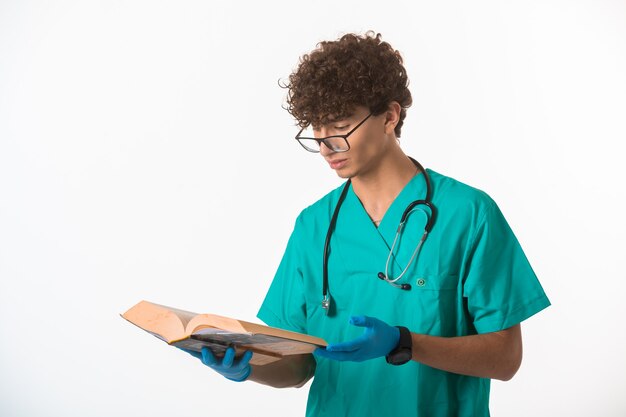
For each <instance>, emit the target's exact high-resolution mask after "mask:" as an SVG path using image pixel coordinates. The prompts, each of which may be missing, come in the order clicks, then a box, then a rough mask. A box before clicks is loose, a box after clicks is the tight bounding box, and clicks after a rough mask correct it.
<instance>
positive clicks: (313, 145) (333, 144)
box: [296, 113, 372, 153]
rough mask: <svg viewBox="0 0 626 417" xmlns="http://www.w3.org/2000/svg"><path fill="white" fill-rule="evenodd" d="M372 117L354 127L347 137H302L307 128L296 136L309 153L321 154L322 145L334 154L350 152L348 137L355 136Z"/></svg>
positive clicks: (368, 116)
mask: <svg viewBox="0 0 626 417" xmlns="http://www.w3.org/2000/svg"><path fill="white" fill-rule="evenodd" d="M371 115H372V113H370V114H368V115H367V117H366V118H365V119H363V120H361V122H360V123H359V124H358V125H356V126H354V128H353V129H352V130H351V131H349V132H348V133H346V134H345V135H332V136H327V137H325V138H312V137H304V136H300V135H301V134H302V132H303V131H304V129H306V128H305V127H303V128H302V129H300V131H299V132H298V134H297V135H296V140H297V141H298V142H299V143H300V145H302V147H303V148H304V149H306V150H307V151H309V152H316V153H317V152H319V151H320V147H321V146H322V143H323V144H324V145H326V147H327V148H328V149H330V150H331V151H333V152H346V151H348V150H350V144H349V143H348V136H350V135H351V134H353V133H354V131H355V130H357V129H358V128H359V126H361V125H362V124H363V123H365V121H366V120H367V119H369V118H370V116H371Z"/></svg>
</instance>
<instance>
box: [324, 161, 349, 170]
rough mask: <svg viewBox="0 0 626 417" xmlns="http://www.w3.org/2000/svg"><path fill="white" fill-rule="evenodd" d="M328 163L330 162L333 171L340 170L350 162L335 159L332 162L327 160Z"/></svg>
mask: <svg viewBox="0 0 626 417" xmlns="http://www.w3.org/2000/svg"><path fill="white" fill-rule="evenodd" d="M327 162H328V165H330V167H331V168H332V169H340V168H342V167H343V166H344V165H345V164H346V163H347V162H348V160H347V159H335V160H332V161H328V160H327Z"/></svg>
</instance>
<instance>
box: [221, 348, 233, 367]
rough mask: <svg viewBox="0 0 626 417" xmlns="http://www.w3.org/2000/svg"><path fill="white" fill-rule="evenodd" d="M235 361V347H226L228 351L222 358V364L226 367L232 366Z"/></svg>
mask: <svg viewBox="0 0 626 417" xmlns="http://www.w3.org/2000/svg"><path fill="white" fill-rule="evenodd" d="M234 361H235V349H233V348H231V347H229V348H228V349H226V353H225V354H224V359H223V360H222V366H224V367H226V368H230V367H231V366H233V362H234Z"/></svg>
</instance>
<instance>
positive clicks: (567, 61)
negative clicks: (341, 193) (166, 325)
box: [0, 0, 626, 417]
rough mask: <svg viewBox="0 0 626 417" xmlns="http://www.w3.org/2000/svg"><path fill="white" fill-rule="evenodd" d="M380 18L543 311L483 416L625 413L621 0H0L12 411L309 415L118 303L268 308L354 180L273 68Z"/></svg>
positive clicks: (0, 319) (5, 325)
mask: <svg viewBox="0 0 626 417" xmlns="http://www.w3.org/2000/svg"><path fill="white" fill-rule="evenodd" d="M368 29H372V30H374V31H377V32H380V33H381V34H382V35H383V40H386V41H388V42H390V43H391V44H392V45H393V46H394V47H395V48H396V49H398V50H400V52H401V53H402V55H403V56H404V58H405V64H406V68H407V71H408V74H409V78H410V81H411V83H410V88H411V91H412V94H413V98H414V104H413V106H412V107H411V108H410V109H409V111H408V116H407V119H406V122H405V127H404V128H403V135H402V139H401V143H402V146H403V148H404V149H405V151H406V152H407V153H408V154H410V155H412V156H414V157H416V158H417V159H418V160H420V161H421V162H422V163H423V164H424V165H425V166H427V167H430V168H432V169H434V170H436V171H438V172H440V173H443V174H446V175H450V176H452V177H455V178H457V179H459V180H461V181H463V182H465V183H468V184H471V185H473V186H475V187H478V188H480V189H483V190H485V191H486V192H488V193H489V194H490V195H491V196H492V197H493V198H494V199H495V200H496V201H497V202H498V204H499V206H500V207H501V209H502V211H503V212H504V214H505V216H506V218H507V219H508V221H509V223H510V224H511V226H512V228H513V230H514V231H515V233H516V235H517V236H518V238H519V240H520V241H521V243H522V246H523V247H524V249H525V251H526V254H527V256H528V257H529V259H530V261H531V264H532V265H533V267H534V269H535V271H536V273H537V275H538V276H539V278H540V281H541V283H542V284H543V286H544V289H545V290H546V292H547V294H548V296H549V297H550V299H551V301H552V304H553V305H552V306H551V307H550V308H548V309H547V310H544V311H543V312H541V313H540V314H538V315H537V316H534V317H532V318H531V319H529V320H528V321H526V322H524V324H523V326H522V328H523V332H524V342H525V347H524V348H525V357H524V363H523V365H522V368H521V369H520V371H519V372H518V374H517V375H516V377H515V378H514V379H513V380H512V381H509V382H506V383H503V382H497V381H494V382H493V384H492V395H491V412H492V415H494V416H529V415H532V416H556V415H563V416H564V415H566V416H581V417H583V416H585V417H586V416H590V415H594V416H615V417H618V416H624V415H626V399H625V398H626V397H624V395H623V394H624V387H625V386H626V354H625V352H626V334H625V333H626V326H625V325H624V317H625V316H626V307H625V303H624V292H625V290H626V286H625V284H624V283H625V281H626V273H625V272H624V268H623V260H624V256H625V254H626V244H625V243H624V234H625V232H626V224H625V223H626V222H625V216H624V211H625V210H626V193H625V191H624V188H625V187H624V180H625V179H626V176H625V174H624V171H623V160H624V144H623V142H624V140H625V139H626V123H625V116H626V76H625V74H626V2H624V1H617V0H615V1H608V0H586V1H583V0H561V1H557V0H531V1H496V0H491V1H476V2H465V1H462V0H458V1H438V2H432V1H397V2H392V3H388V2H387V3H385V2H381V1H377V2H373V1H358V2H357V1H344V2H330V1H318V2H311V1H308V2H296V1H275V2H253V1H245V2H242V1H238V2H212V1H91V0H89V1H54V2H53V1H39V2H34V1H17V0H16V1H11V0H2V1H0V415H2V416H11V417H20V416H29V417H30V416H130V415H146V416H148V415H149V416H154V417H156V416H171V415H187V416H209V415H216V414H222V413H228V415H247V414H252V413H255V414H256V413H261V414H262V415H269V414H270V413H272V414H275V415H303V414H304V410H305V404H306V395H307V391H308V386H307V387H305V388H302V389H286V390H274V389H271V388H268V387H264V386H260V385H257V384H254V383H243V384H236V383H233V382H230V381H227V380H225V379H223V378H221V377H220V376H218V375H217V374H214V373H213V372H212V371H211V370H209V369H208V368H206V367H204V366H202V365H201V364H200V362H198V361H196V360H194V359H193V358H190V357H189V356H187V355H185V354H184V353H182V352H179V351H177V350H176V349H172V348H169V347H168V346H167V345H166V344H164V343H162V342H160V341H158V340H157V339H155V338H153V337H152V336H150V335H149V334H147V333H144V332H142V331H140V330H138V329H136V328H135V327H134V326H132V325H130V324H129V323H127V322H126V321H124V320H123V319H121V318H120V317H119V313H122V312H124V311H125V310H126V309H127V308H129V307H131V306H132V305H133V304H135V303H136V302H138V301H139V300H141V299H146V300H151V301H154V302H159V303H162V304H167V305H173V306H178V307H180V308H185V309H189V310H192V311H197V312H217V313H220V314H226V315H231V316H234V317H238V318H241V319H244V320H251V321H258V320H257V319H256V318H255V316H256V312H257V309H258V307H259V305H260V303H261V301H262V300H263V297H264V295H265V291H266V289H267V287H268V285H269V284H270V282H271V279H272V278H273V274H274V271H275V268H276V267H277V265H278V262H279V260H280V257H281V256H282V252H283V250H284V248H285V245H286V242H287V238H288V236H289V234H290V232H291V230H292V227H293V224H294V220H295V217H296V216H297V215H298V213H299V212H300V210H301V209H302V208H304V207H306V206H307V205H309V204H311V203H313V202H314V201H315V200H317V199H318V198H319V197H321V196H323V195H324V194H325V193H326V192H328V191H329V190H330V189H332V188H334V187H336V186H338V185H339V184H340V180H339V179H338V178H337V177H336V176H335V174H334V173H333V172H332V171H331V170H330V169H329V168H328V166H327V165H326V164H325V163H324V162H323V161H322V160H321V158H319V157H316V156H315V155H313V154H308V153H306V152H304V151H303V150H302V149H301V148H300V146H299V145H298V144H297V143H296V142H295V141H294V140H293V136H294V135H295V133H296V132H297V129H296V127H295V126H294V123H293V121H292V119H291V118H290V116H289V114H288V113H287V112H286V111H285V110H283V109H282V108H281V106H282V105H283V104H284V98H285V91H284V90H283V89H281V88H280V87H279V86H278V80H279V79H280V78H285V77H287V76H288V75H289V73H290V72H291V71H292V69H294V68H295V66H296V65H297V63H298V58H299V56H300V55H302V54H303V53H306V52H308V51H310V50H311V49H313V48H314V47H315V45H316V43H317V42H319V41H321V40H325V39H336V38H337V37H339V36H341V35H342V34H344V33H347V32H359V33H363V32H364V31H366V30H368ZM320 267H321V266H320ZM355 383H358V381H355ZM398 383H401V381H398ZM278 407H279V409H278Z"/></svg>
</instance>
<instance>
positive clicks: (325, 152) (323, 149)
mask: <svg viewBox="0 0 626 417" xmlns="http://www.w3.org/2000/svg"><path fill="white" fill-rule="evenodd" d="M332 153H334V151H333V150H332V149H330V148H329V147H328V146H326V144H324V142H322V143H320V154H321V155H322V156H324V157H326V156H328V155H330V154H332Z"/></svg>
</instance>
